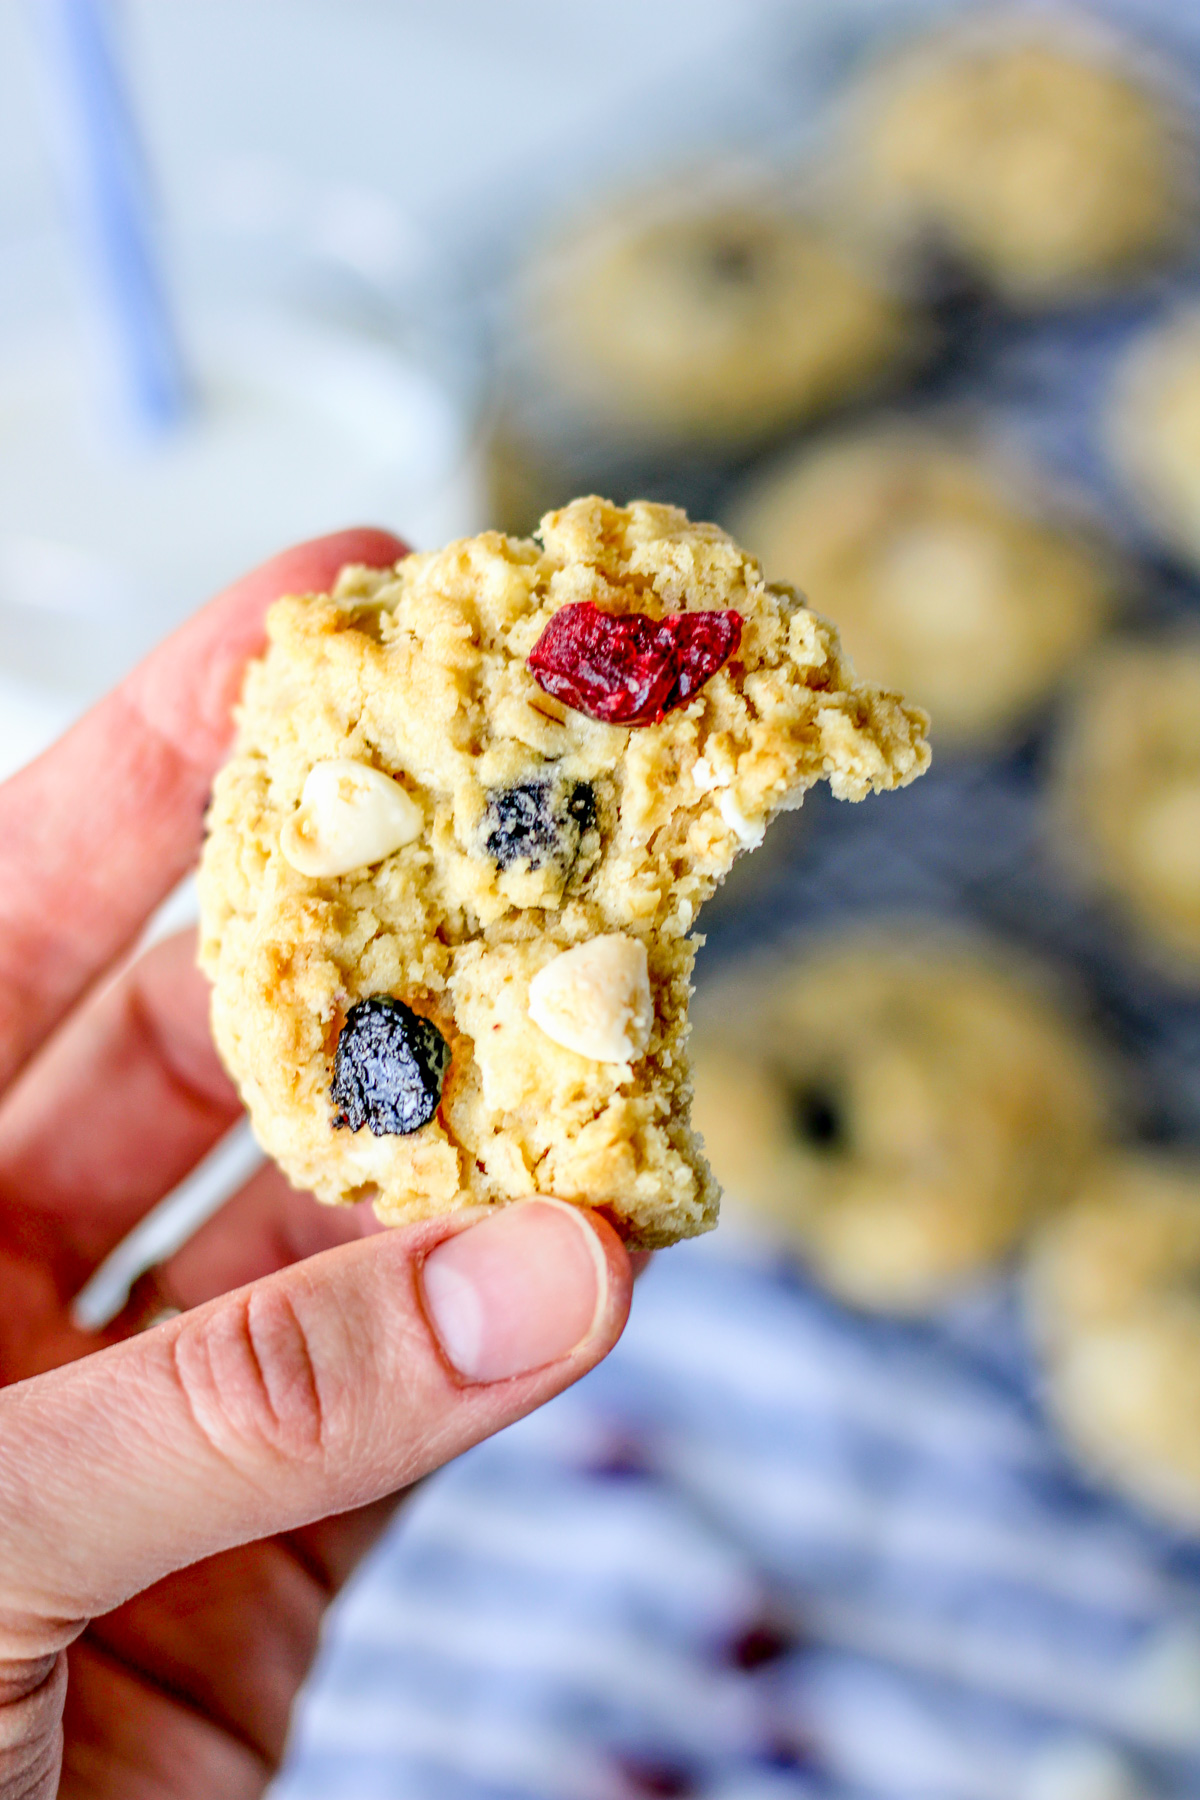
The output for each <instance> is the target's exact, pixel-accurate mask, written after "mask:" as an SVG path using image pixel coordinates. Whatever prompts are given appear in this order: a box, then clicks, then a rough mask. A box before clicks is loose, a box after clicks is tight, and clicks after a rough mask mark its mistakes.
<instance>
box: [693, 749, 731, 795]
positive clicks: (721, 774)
mask: <svg viewBox="0 0 1200 1800" xmlns="http://www.w3.org/2000/svg"><path fill="white" fill-rule="evenodd" d="M733 776H734V771H733V770H732V769H718V768H717V767H716V765H715V764H714V763H712V762H710V761H709V759H708V757H707V756H698V757H697V758H696V760H695V762H694V763H693V764H692V783H693V785H694V786H695V787H696V788H698V789H699V791H700V792H701V793H702V794H711V793H712V791H713V789H714V788H723V787H728V786H729V785H730V783H731V782H732V780H733Z"/></svg>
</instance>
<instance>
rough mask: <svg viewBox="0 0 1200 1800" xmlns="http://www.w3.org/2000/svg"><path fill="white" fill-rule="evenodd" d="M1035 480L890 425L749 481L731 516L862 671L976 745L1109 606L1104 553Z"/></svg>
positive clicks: (951, 441) (1018, 713)
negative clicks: (1050, 503) (1049, 506)
mask: <svg viewBox="0 0 1200 1800" xmlns="http://www.w3.org/2000/svg"><path fill="white" fill-rule="evenodd" d="M1034 487H1035V482H1034V478H1033V476H1032V474H1031V473H1030V472H1029V471H1027V470H1013V469H1010V468H1009V467H1008V466H1007V464H1005V463H1002V462H1001V461H1000V460H999V459H997V458H995V457H993V456H992V455H990V454H989V453H988V452H987V451H986V450H984V449H982V448H980V447H978V446H976V445H973V444H972V443H970V442H960V441H958V440H957V439H955V438H952V437H951V436H949V435H945V434H941V433H937V432H934V431H933V430H930V429H918V428H917V427H915V426H910V425H906V424H901V423H891V424H887V425H883V426H868V427H866V428H864V429H859V430H857V431H854V432H848V433H844V434H841V435H839V436H837V437H835V438H833V439H831V440H829V441H828V442H826V443H824V444H820V445H818V446H816V447H815V448H813V449H809V450H805V451H802V452H801V453H800V454H799V455H798V456H791V457H788V458H787V459H786V460H784V461H783V462H781V463H779V464H777V465H776V466H774V467H773V468H770V469H768V470H767V471H766V472H765V473H764V474H761V475H759V476H757V477H756V478H755V479H754V481H753V482H752V484H751V485H750V486H749V487H747V488H746V489H745V490H744V492H743V493H742V495H741V496H740V498H735V499H734V500H733V502H732V503H731V506H730V526H731V529H732V530H733V531H734V532H735V533H736V535H737V537H738V538H739V540H740V541H741V542H742V543H744V544H746V545H747V546H748V547H749V549H750V550H751V551H752V552H753V554H754V555H755V556H757V557H758V558H759V559H760V560H761V562H762V564H763V567H764V568H765V569H766V572H767V574H768V575H769V576H770V577H772V578H777V579H780V580H785V581H793V582H795V583H796V584H797V585H798V586H800V587H801V588H803V590H804V592H805V593H806V594H808V595H809V597H810V598H811V600H812V602H813V604H814V605H815V606H816V607H818V608H819V609H820V611H821V612H823V613H824V614H826V615H827V616H828V617H829V618H830V619H831V620H832V621H833V622H834V624H836V626H837V627H838V630H839V632H840V633H841V634H842V636H843V638H844V640H845V643H846V648H847V650H848V651H849V653H850V655H851V656H852V657H853V658H854V661H855V664H856V666H857V667H858V668H860V669H862V670H863V671H864V673H865V674H867V675H869V676H870V678H871V679H872V680H873V681H879V682H882V683H883V684H884V685H885V686H887V687H892V686H895V687H898V688H899V689H900V690H901V691H902V692H904V693H911V694H912V696H913V697H914V699H916V700H919V701H920V703H921V704H922V705H923V706H927V707H928V708H929V711H930V714H931V716H932V719H933V729H934V734H935V741H936V742H937V743H938V744H939V745H950V744H972V745H973V744H977V743H980V742H988V741H994V740H996V739H997V738H1001V737H1003V736H1004V735H1005V734H1006V733H1007V732H1010V731H1011V730H1012V729H1013V728H1014V727H1016V726H1018V725H1020V724H1021V722H1022V721H1023V720H1024V718H1025V716H1026V715H1027V714H1028V713H1029V712H1030V710H1031V709H1032V708H1033V707H1034V706H1036V704H1037V703H1038V701H1039V700H1041V699H1043V698H1044V696H1045V695H1046V694H1047V693H1048V692H1049V690H1050V689H1051V688H1052V687H1053V686H1054V685H1055V683H1056V682H1057V681H1058V679H1059V678H1060V677H1061V675H1062V674H1063V671H1064V670H1065V669H1066V668H1067V667H1068V666H1069V664H1070V663H1071V662H1072V661H1073V660H1074V659H1075V657H1076V656H1077V655H1078V653H1079V651H1080V650H1081V649H1082V648H1083V647H1084V646H1085V645H1086V644H1087V643H1088V642H1089V641H1090V639H1091V638H1093V637H1094V636H1095V635H1096V633H1097V632H1098V631H1099V630H1100V629H1101V627H1102V626H1103V625H1104V624H1105V623H1106V621H1107V619H1108V617H1109V615H1110V613H1111V611H1112V609H1113V603H1114V600H1115V593H1116V585H1117V583H1116V578H1115V569H1114V565H1113V563H1112V559H1111V558H1110V557H1108V556H1107V555H1106V554H1105V553H1104V552H1103V550H1102V549H1101V547H1100V546H1099V544H1098V543H1095V542H1093V541H1092V540H1091V539H1090V538H1089V537H1088V536H1086V535H1084V534H1082V533H1080V532H1078V531H1073V530H1071V529H1070V528H1069V527H1067V526H1066V525H1064V524H1063V523H1061V522H1060V521H1058V520H1056V519H1054V518H1052V517H1050V516H1047V515H1046V513H1045V510H1044V505H1043V503H1042V499H1041V498H1038V497H1035V494H1034V491H1033V490H1034Z"/></svg>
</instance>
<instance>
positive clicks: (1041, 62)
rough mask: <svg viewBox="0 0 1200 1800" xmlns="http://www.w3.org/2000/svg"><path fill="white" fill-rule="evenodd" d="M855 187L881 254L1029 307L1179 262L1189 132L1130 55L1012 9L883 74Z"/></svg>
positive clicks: (864, 128)
mask: <svg viewBox="0 0 1200 1800" xmlns="http://www.w3.org/2000/svg"><path fill="white" fill-rule="evenodd" d="M845 149H846V168H845V175H844V179H845V188H846V196H845V197H846V200H847V203H848V206H849V209H850V211H851V212H852V213H853V214H854V215H855V216H857V218H858V220H859V222H860V225H861V226H862V227H863V228H864V229H865V232H866V234H867V235H868V237H869V238H870V240H871V242H872V243H873V244H875V245H876V246H880V247H885V248H888V249H890V251H891V252H892V253H893V254H895V255H898V256H899V257H901V258H905V259H907V260H908V261H909V262H916V263H917V264H920V262H921V261H922V260H925V261H926V262H927V263H932V265H933V266H934V267H936V265H937V263H938V260H939V259H942V260H948V261H949V262H950V263H951V265H955V264H957V265H959V266H961V267H963V268H965V269H967V270H969V271H970V272H971V273H972V274H973V275H974V276H976V277H977V278H979V279H981V280H983V281H985V282H987V283H988V284H990V285H991V286H992V287H994V288H996V289H998V290H999V291H1001V292H1002V293H1003V294H1004V295H1005V296H1006V297H1007V298H1008V299H1009V300H1011V301H1014V302H1016V303H1019V304H1025V303H1041V302H1045V301H1059V300H1063V299H1069V298H1074V297H1077V296H1079V295H1080V294H1086V293H1087V292H1089V291H1090V290H1092V289H1096V288H1101V289H1102V288H1105V287H1111V286H1112V285H1113V284H1114V283H1116V282H1119V281H1121V280H1127V279H1128V278H1129V277H1130V275H1136V274H1138V273H1140V272H1141V271H1142V270H1143V269H1144V268H1146V267H1147V266H1148V265H1151V264H1154V263H1158V262H1161V261H1162V260H1163V259H1164V257H1166V256H1167V255H1169V254H1171V253H1172V252H1175V251H1177V250H1178V249H1179V248H1180V246H1181V244H1182V242H1183V240H1184V236H1185V231H1186V229H1187V226H1188V224H1189V221H1190V215H1191V211H1192V194H1191V179H1190V174H1189V170H1190V161H1191V156H1192V154H1193V152H1192V151H1191V149H1190V132H1188V131H1187V130H1186V128H1185V126H1184V123H1183V113H1182V109H1181V108H1180V107H1178V106H1176V105H1175V104H1174V103H1173V102H1172V101H1170V100H1168V98H1167V95H1166V93H1165V91H1164V88H1163V84H1162V83H1161V82H1160V81H1159V80H1158V79H1156V78H1154V77H1151V76H1149V75H1148V74H1146V73H1145V72H1144V71H1142V70H1140V69H1138V68H1137V67H1135V65H1134V60H1133V58H1132V56H1131V55H1130V53H1129V51H1128V48H1127V46H1125V45H1123V44H1121V43H1119V42H1117V41H1115V40H1114V39H1111V38H1110V37H1109V36H1108V35H1107V34H1104V33H1101V32H1100V31H1098V30H1093V29H1089V28H1086V27H1084V26H1083V25H1082V24H1078V28H1073V27H1069V26H1068V25H1067V22H1066V21H1065V20H1063V19H1056V20H1053V21H1047V20H1046V19H1045V18H1042V19H1035V18H1033V17H1032V16H1031V15H1030V14H1029V13H1024V14H1022V13H1020V12H1017V11H1014V12H1012V13H1009V14H1007V15H1005V14H1003V13H1001V14H999V15H998V16H994V17H991V18H982V17H980V18H976V19H974V20H972V21H970V22H969V23H967V24H965V25H960V26H958V27H957V28H955V27H951V28H950V29H948V30H940V31H936V32H934V33H932V34H931V35H930V36H928V37H926V38H924V39H921V40H919V41H917V42H916V43H915V44H913V45H911V46H909V47H908V48H906V49H904V50H902V51H900V52H899V53H897V54H895V55H894V56H892V57H891V58H889V59H887V60H885V61H884V62H883V63H882V64H881V65H880V66H879V67H878V68H876V69H875V70H873V71H871V73H870V74H869V75H868V76H867V77H865V79H864V81H863V83H862V86H861V89H860V91H859V92H858V93H857V94H856V95H854V96H853V97H852V99H851V102H850V104H849V106H848V108H847V119H846V126H845Z"/></svg>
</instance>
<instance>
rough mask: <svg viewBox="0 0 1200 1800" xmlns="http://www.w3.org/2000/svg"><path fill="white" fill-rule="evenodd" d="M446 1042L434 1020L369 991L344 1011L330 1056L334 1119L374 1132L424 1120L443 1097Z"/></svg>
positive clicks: (402, 1129)
mask: <svg viewBox="0 0 1200 1800" xmlns="http://www.w3.org/2000/svg"><path fill="white" fill-rule="evenodd" d="M449 1065H450V1047H449V1045H448V1044H447V1042H446V1040H445V1038H444V1037H443V1036H442V1034H441V1032H440V1031H439V1030H438V1028H437V1026H436V1025H433V1024H431V1023H430V1021H429V1020H428V1019H423V1018H422V1017H421V1015H420V1014H419V1013H415V1012H414V1011H413V1010H412V1007H411V1006H405V1004H404V1002H403V1000H395V999H393V998H392V996H391V995H390V994H372V996H371V998H370V999H369V1000H360V1001H358V1003H357V1004H356V1005H355V1006H352V1007H351V1008H350V1011H349V1012H348V1013H347V1014H346V1023H345V1024H344V1025H343V1026H342V1029H341V1032H340V1033H339V1035H338V1041H337V1049H336V1051H335V1052H334V1057H333V1084H332V1086H331V1088H330V1095H331V1097H332V1099H333V1104H334V1105H335V1106H336V1107H337V1109H338V1116H337V1120H336V1123H337V1124H338V1125H347V1126H349V1128H350V1130H351V1131H358V1130H360V1129H361V1127H362V1126H364V1125H369V1126H370V1127H371V1130H372V1131H373V1132H374V1133H375V1136H376V1137H389V1136H393V1137H394V1136H403V1135H404V1134H405V1133H407V1132H410V1131H419V1130H420V1129H421V1127H422V1125H428V1123H429V1121H430V1119H432V1117H433V1115H434V1113H436V1111H437V1109H438V1105H439V1103H440V1101H441V1098H442V1083H443V1082H444V1081H445V1079H446V1070H447V1068H448V1067H449Z"/></svg>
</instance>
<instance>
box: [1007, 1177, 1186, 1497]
mask: <svg viewBox="0 0 1200 1800" xmlns="http://www.w3.org/2000/svg"><path fill="white" fill-rule="evenodd" d="M1028 1292H1029V1298H1030V1307H1031V1313H1032V1318H1033V1324H1034V1329H1035V1333H1036V1335H1037V1336H1038V1338H1039V1339H1040V1342H1041V1346H1042V1350H1043V1354H1044V1357H1045V1376H1046V1394H1047V1399H1048V1402H1049V1405H1050V1408H1051V1411H1052V1412H1053V1414H1054V1415H1055V1417H1056V1418H1057V1420H1058V1422H1059V1424H1060V1425H1061V1427H1062V1429H1063V1431H1064V1433H1065V1435H1066V1436H1067V1438H1068V1439H1069V1440H1070V1442H1071V1443H1072V1444H1073V1445H1074V1447H1075V1448H1076V1449H1077V1451H1078V1452H1079V1454H1080V1456H1081V1457H1082V1458H1083V1459H1084V1460H1085V1461H1086V1462H1087V1463H1089V1464H1090V1465H1091V1466H1092V1468H1093V1469H1095V1470H1096V1471H1097V1473H1099V1474H1100V1475H1102V1476H1104V1477H1105V1478H1107V1479H1108V1480H1110V1481H1112V1482H1114V1483H1115V1484H1116V1485H1117V1486H1118V1487H1119V1488H1121V1489H1122V1490H1123V1491H1124V1492H1125V1493H1127V1494H1129V1495H1131V1496H1132V1497H1133V1498H1134V1499H1136V1500H1139V1501H1141V1502H1143V1503H1144V1504H1145V1505H1148V1506H1149V1507H1151V1508H1152V1509H1153V1510H1155V1511H1157V1512H1161V1513H1165V1514H1166V1515H1167V1516H1169V1517H1171V1518H1174V1519H1176V1520H1179V1521H1181V1522H1182V1523H1184V1524H1187V1525H1190V1526H1191V1527H1192V1528H1193V1529H1194V1528H1197V1527H1200V1160H1197V1159H1196V1158H1194V1157H1193V1158H1191V1159H1184V1158H1182V1157H1180V1158H1170V1157H1167V1156H1165V1155H1152V1154H1150V1153H1148V1152H1142V1153H1129V1154H1126V1155H1123V1156H1120V1157H1114V1158H1113V1159H1112V1161H1111V1162H1105V1163H1104V1164H1102V1165H1100V1166H1099V1167H1098V1168H1097V1169H1096V1170H1095V1171H1094V1173H1093V1175H1092V1177H1091V1179H1090V1180H1089V1181H1088V1183H1087V1184H1086V1186H1085V1187H1084V1189H1083V1190H1082V1192H1081V1193H1080V1196H1079V1198H1078V1202H1077V1204H1076V1205H1074V1206H1072V1207H1071V1208H1070V1209H1069V1210H1068V1211H1067V1212H1065V1213H1064V1214H1062V1215H1061V1217H1059V1218H1058V1219H1056V1220H1054V1221H1053V1222H1052V1223H1050V1224H1049V1225H1047V1226H1046V1227H1045V1229H1044V1231H1043V1232H1042V1233H1040V1234H1039V1236H1038V1238H1037V1239H1036V1240H1035V1244H1034V1247H1033V1250H1032V1253H1031V1256H1030V1264H1029V1279H1028Z"/></svg>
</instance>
